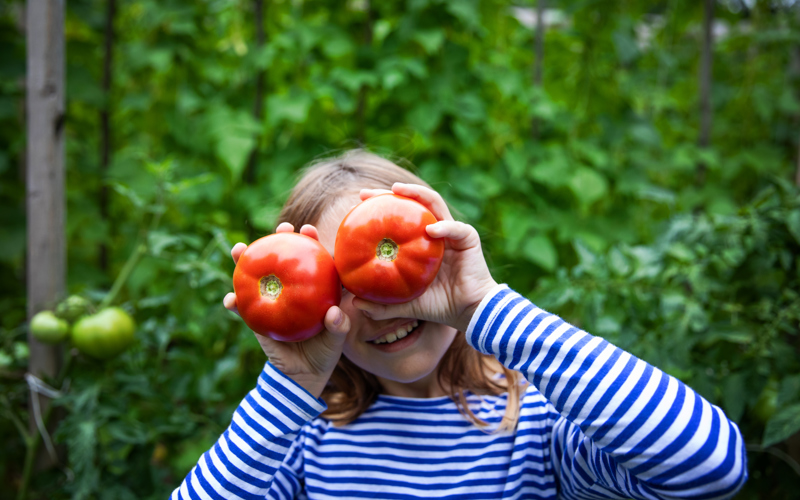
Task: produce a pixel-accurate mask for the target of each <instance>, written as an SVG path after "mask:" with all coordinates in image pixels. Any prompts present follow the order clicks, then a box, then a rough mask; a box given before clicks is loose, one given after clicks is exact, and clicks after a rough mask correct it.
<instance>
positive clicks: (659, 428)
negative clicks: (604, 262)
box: [467, 285, 747, 499]
mask: <svg viewBox="0 0 800 500" xmlns="http://www.w3.org/2000/svg"><path fill="white" fill-rule="evenodd" d="M467 340H468V342H469V343H470V344H471V345H472V346H473V347H475V348H476V349H478V350H479V351H481V352H483V353H485V354H494V355H495V356H496V357H497V358H498V359H499V360H500V362H501V363H503V364H504V365H505V366H506V367H508V368H509V369H512V370H517V371H520V372H521V373H522V374H523V375H524V376H525V378H527V379H528V381H529V382H530V383H531V384H533V385H534V386H535V387H536V388H537V389H538V390H539V391H540V392H541V393H542V394H544V396H545V397H546V398H547V399H548V400H549V401H550V403H551V404H552V405H553V406H554V407H555V409H556V411H558V414H559V415H556V416H555V417H556V419H555V421H554V422H553V439H552V444H551V450H552V456H553V462H554V464H553V466H554V467H555V470H556V472H557V477H558V482H559V488H560V494H561V496H562V497H563V498H637V499H638V498H642V499H645V498H646V499H672V498H697V499H712V498H728V497H731V496H733V495H734V494H735V493H736V492H737V491H738V490H739V489H740V488H741V487H742V485H743V484H744V482H745V481H746V479H747V467H746V462H747V458H746V455H745V451H744V441H743V439H742V435H741V433H740V432H739V429H738V427H737V426H736V424H734V423H733V422H731V421H730V420H728V418H727V417H726V416H725V414H724V413H723V412H722V410H720V409H719V408H718V407H716V406H713V405H711V404H710V403H709V402H708V401H706V400H705V399H703V398H702V397H700V396H699V395H698V394H697V393H695V392H694V391H693V390H692V389H691V388H689V387H688V386H686V385H684V384H683V383H682V382H680V381H679V380H677V379H675V378H673V377H671V376H669V375H667V374H666V373H664V372H662V371H661V370H659V369H658V368H655V367H653V366H651V365H649V364H647V363H646V362H644V361H642V360H640V359H637V358H636V357H634V356H632V355H631V354H629V353H627V352H625V351H623V350H622V349H619V348H617V347H615V346H613V345H612V344H610V343H608V342H606V341H605V340H603V339H602V338H600V337H594V336H592V335H589V334H588V333H586V332H584V331H582V330H580V329H579V328H576V327H574V326H572V325H570V324H568V323H566V322H565V321H564V320H562V319H561V318H559V317H558V316H556V315H554V314H550V313H548V312H547V311H544V310H542V309H539V308H538V307H536V306H535V305H534V304H532V303H531V302H530V301H529V300H527V299H526V298H524V297H523V296H521V295H519V294H518V293H516V292H514V291H513V290H511V289H509V288H508V287H507V286H506V285H500V286H498V287H496V288H495V289H494V290H492V291H491V292H490V293H489V294H488V295H487V296H486V297H485V298H484V299H483V301H482V302H481V304H480V306H479V307H478V310H477V311H476V312H475V314H474V316H473V317H472V320H471V322H470V325H469V328H468V329H467Z"/></svg>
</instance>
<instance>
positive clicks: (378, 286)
mask: <svg viewBox="0 0 800 500" xmlns="http://www.w3.org/2000/svg"><path fill="white" fill-rule="evenodd" d="M435 222H436V217H434V216H433V214H432V213H430V211H429V210H428V209H427V208H425V207H424V206H423V205H421V204H420V203H418V202H416V201H414V200H412V199H410V198H405V197H403V196H397V195H395V194H391V193H387V194H381V195H378V196H374V197H372V198H368V199H366V200H365V201H363V202H361V203H359V204H358V205H356V207H355V208H353V209H352V210H351V211H350V213H349V214H347V216H346V217H345V218H344V220H343V221H342V224H341V225H340V226H339V230H338V232H337V233H336V244H335V248H334V261H335V262H336V270H337V271H339V278H340V279H341V280H342V284H344V287H345V288H347V289H348V290H349V291H351V292H352V293H354V294H355V295H356V296H358V297H361V298H363V299H367V300H371V301H373V302H379V303H383V304H400V303H403V302H408V301H410V300H413V299H415V298H417V297H419V296H420V295H422V294H423V293H424V292H425V289H427V288H428V285H430V284H431V282H433V279H434V278H435V277H436V273H437V272H439V267H440V266H441V265H442V257H443V255H444V242H443V241H442V240H439V239H434V238H431V237H430V236H428V233H427V232H426V231H425V227H426V226H428V225H430V224H433V223H435Z"/></svg>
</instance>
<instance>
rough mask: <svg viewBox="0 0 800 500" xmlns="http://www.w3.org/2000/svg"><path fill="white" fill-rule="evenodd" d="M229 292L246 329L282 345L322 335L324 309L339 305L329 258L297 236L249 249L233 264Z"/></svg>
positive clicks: (338, 290) (308, 240)
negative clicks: (233, 298) (234, 296)
mask: <svg viewBox="0 0 800 500" xmlns="http://www.w3.org/2000/svg"><path fill="white" fill-rule="evenodd" d="M233 291H234V292H235V293H236V307H237V308H238V309H239V314H240V315H241V316H242V319H243V320H244V322H245V323H246V324H247V326H248V327H250V329H251V330H253V331H254V332H256V333H257V334H259V335H263V336H265V337H270V338H272V339H274V340H278V341H283V342H300V341H303V340H306V339H309V338H311V337H313V336H314V335H316V334H318V333H319V332H321V331H322V330H323V329H324V328H325V325H324V321H325V314H326V313H327V312H328V309H330V308H331V306H338V305H339V302H340V301H341V300H342V285H341V282H340V281H339V277H338V276H337V274H336V266H335V265H334V263H333V258H332V257H331V255H330V254H329V253H328V251H327V250H325V247H323V246H322V244H320V242H318V241H317V240H315V239H314V238H311V237H308V236H306V235H303V234H298V233H276V234H272V235H269V236H265V237H263V238H260V239H258V240H256V241H254V242H253V243H251V244H250V245H249V246H248V247H247V248H246V249H245V251H244V253H242V255H241V256H240V257H239V261H238V262H237V263H236V269H235V270H234V272H233Z"/></svg>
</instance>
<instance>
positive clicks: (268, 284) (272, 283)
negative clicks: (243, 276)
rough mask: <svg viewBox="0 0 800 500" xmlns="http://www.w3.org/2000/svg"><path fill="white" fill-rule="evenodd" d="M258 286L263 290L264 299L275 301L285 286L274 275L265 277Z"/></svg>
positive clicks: (259, 281)
mask: <svg viewBox="0 0 800 500" xmlns="http://www.w3.org/2000/svg"><path fill="white" fill-rule="evenodd" d="M258 286H259V288H260V289H261V296H262V297H269V298H271V299H273V300H274V299H277V298H278V296H279V295H280V294H281V292H282V291H283V284H282V283H281V280H280V279H279V278H278V277H277V276H275V275H274V274H270V275H269V276H263V277H262V278H261V279H260V280H258Z"/></svg>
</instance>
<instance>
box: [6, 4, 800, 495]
mask: <svg viewBox="0 0 800 500" xmlns="http://www.w3.org/2000/svg"><path fill="white" fill-rule="evenodd" d="M24 7H25V5H24V3H22V2H18V1H13V0H6V1H4V2H3V3H1V4H0V44H1V45H2V49H1V50H0V75H2V76H1V77H0V284H1V288H0V441H2V443H3V446H2V450H0V477H1V478H2V483H3V484H4V485H6V486H5V487H4V488H3V489H2V490H3V491H2V492H0V497H6V496H8V497H13V496H15V495H16V494H17V492H18V491H19V490H20V489H21V488H22V487H23V483H25V487H26V488H27V490H28V491H27V495H28V496H29V497H30V498H49V499H60V498H75V499H88V498H97V499H128V498H165V497H166V496H167V495H168V494H169V493H170V492H171V490H172V489H173V488H175V487H176V486H177V485H179V484H180V482H181V480H182V479H183V476H184V475H185V474H186V473H187V472H188V471H189V469H190V468H191V467H192V466H193V465H194V464H195V462H196V461H197V459H198V458H199V456H200V454H201V453H202V452H203V451H205V450H206V449H207V448H208V447H209V446H210V445H211V444H212V443H213V442H214V441H215V440H216V438H217V437H218V436H219V434H220V433H221V432H223V431H224V429H225V428H226V426H227V424H228V423H229V421H230V418H231V414H232V412H233V410H234V408H235V407H236V405H237V404H238V403H239V401H240V400H241V398H242V397H243V396H244V395H245V394H246V392H247V391H248V390H249V389H251V388H252V387H253V386H254V384H255V382H256V377H257V375H258V373H259V371H260V370H261V367H262V366H263V363H264V355H263V352H262V351H261V349H260V348H259V346H258V344H257V342H256V340H255V339H254V337H253V334H252V333H251V332H250V331H249V330H248V329H247V328H246V327H245V326H244V324H243V323H242V322H241V320H240V319H239V318H238V317H236V316H235V315H233V314H231V313H229V312H227V311H226V310H225V309H224V308H223V307H222V304H221V301H222V297H223V296H224V294H225V293H226V292H228V291H230V290H231V288H232V287H231V275H232V272H233V267H234V266H233V262H232V261H231V258H230V255H229V251H230V248H231V246H232V245H233V243H235V242H237V241H245V242H249V241H252V240H253V239H255V238H257V237H259V236H261V235H264V234H267V233H270V232H271V231H273V230H274V226H275V219H276V216H277V213H278V211H279V209H280V206H281V204H282V202H283V201H284V200H285V199H286V197H287V195H288V192H289V190H290V189H291V187H292V185H293V180H294V179H295V176H296V173H297V171H298V169H300V168H301V167H302V166H303V165H305V164H307V163H308V162H310V161H313V160H314V159H316V158H319V157H321V156H324V155H329V154H332V153H335V152H340V151H342V150H345V149H349V148H353V147H359V146H364V147H367V148H369V149H371V150H373V151H375V152H378V153H381V154H385V155H390V156H393V157H399V158H404V159H407V160H409V161H410V162H411V163H413V165H414V166H415V167H414V168H415V169H416V171H417V172H418V173H419V174H420V175H421V176H422V177H423V178H424V179H426V180H427V181H428V182H429V183H431V184H432V185H433V186H434V188H436V189H437V190H439V191H440V192H441V193H442V194H443V195H444V196H445V198H446V199H447V200H448V201H449V202H450V203H452V205H453V206H454V207H455V208H456V209H457V210H458V211H459V212H460V214H461V218H462V219H463V220H465V221H466V222H469V223H471V224H473V225H475V227H477V228H478V230H479V232H480V233H481V237H482V241H483V244H484V246H485V250H486V253H487V256H488V258H489V262H490V266H491V268H492V271H493V273H494V276H495V278H496V279H497V280H498V281H502V282H507V283H509V284H510V285H511V286H512V287H513V288H515V289H516V290H518V291H520V292H522V293H524V294H526V295H527V296H528V297H530V298H531V299H532V300H534V301H535V302H536V303H537V304H538V305H540V306H543V307H546V308H549V309H551V310H553V311H555V312H558V313H560V314H562V315H563V316H564V317H565V318H567V319H568V320H570V321H571V322H574V323H575V324H578V325H580V326H581V327H583V328H585V329H586V330H588V331H590V332H592V333H594V334H597V335H602V336H603V337H605V338H607V339H608V340H610V341H611V342H613V343H615V344H617V345H619V346H620V347H622V348H624V349H627V350H629V351H630V352H632V353H634V354H635V355H637V356H640V357H642V358H644V359H645V360H647V361H649V362H651V363H653V364H655V365H657V366H659V367H661V368H663V369H664V370H666V371H667V372H669V373H671V374H673V375H675V376H677V377H679V378H680V379H681V380H683V381H685V382H686V383H688V384H690V385H691V386H692V387H694V388H695V389H697V390H698V391H699V392H700V393H701V394H703V395H704V396H705V397H706V398H708V399H709V400H710V401H712V402H713V403H715V404H717V405H720V406H721V407H722V408H724V409H725V411H726V412H727V413H728V415H729V416H730V417H731V418H732V419H733V420H735V421H736V422H737V423H738V424H739V425H740V427H741V429H742V431H743V433H744V436H745V439H746V442H747V443H748V454H749V464H750V480H749V482H748V484H747V486H746V487H745V489H744V491H743V492H742V493H741V494H740V495H739V498H773V499H782V498H791V497H795V496H794V495H796V492H797V488H798V486H800V465H799V464H798V462H799V461H800V437H798V434H797V431H798V430H799V429H800V338H799V337H798V329H800V196H799V195H798V189H797V187H796V179H798V177H797V176H798V167H800V160H799V159H798V154H800V148H799V147H798V140H800V1H797V0H772V1H762V0H758V1H756V0H724V1H723V0H721V1H718V2H714V1H713V0H705V1H704V2H697V1H692V0H662V1H652V2H645V1H632V0H617V1H612V0H572V1H565V0H548V1H547V5H546V6H544V5H543V6H537V5H536V3H535V2H527V3H526V1H525V0H520V1H519V2H518V3H509V2H504V1H499V0H450V1H445V0H408V1H402V2H401V1H389V2H377V1H375V2H370V1H369V0H349V1H347V2H343V1H342V2H340V1H330V0H280V1H279V0H255V1H252V0H202V1H198V0H158V1H156V0H129V1H124V2H116V1H109V0H104V1H100V0H70V1H69V2H66V16H65V25H64V26H65V39H66V113H65V116H64V120H63V126H64V133H65V134H66V160H65V164H66V200H67V201H66V205H67V216H66V227H65V233H66V242H67V269H68V274H67V290H65V293H66V292H68V293H70V294H81V295H83V296H84V297H86V298H88V299H91V300H93V301H95V302H100V301H101V300H102V299H103V297H105V296H106V294H107V293H108V291H109V290H110V289H111V287H112V284H113V283H114V281H115V279H116V278H118V277H119V276H120V272H121V271H123V268H124V267H125V266H126V262H127V263H131V262H133V263H135V264H136V265H135V266H131V265H128V266H127V268H126V269H127V270H125V271H123V273H122V274H123V275H124V276H126V279H124V280H122V281H120V282H119V283H120V284H121V285H122V287H121V288H120V290H119V293H118V294H117V295H116V296H115V297H114V303H115V304H117V305H121V306H122V307H123V308H125V309H126V310H128V311H129V312H130V313H131V314H132V315H133V316H134V318H135V320H136V322H137V330H136V337H137V340H136V343H135V345H134V346H133V347H132V348H131V349H129V350H128V351H127V352H125V353H123V354H122V355H120V356H118V357H116V358H115V359H112V360H110V361H107V362H99V361H95V360H92V359H90V358H88V357H86V356H84V355H82V354H78V353H77V352H76V351H72V350H70V349H64V350H63V354H64V356H65V359H70V362H69V364H68V370H67V371H66V372H65V373H64V374H63V375H62V376H60V377H56V378H50V379H46V380H45V382H47V383H48V384H52V385H54V386H55V388H56V389H59V391H60V395H59V396H58V397H56V398H55V400H54V403H53V404H54V408H55V411H54V412H52V423H51V437H52V439H53V441H54V442H55V447H56V449H57V451H58V452H59V453H60V459H59V461H58V463H57V464H56V466H54V467H50V468H46V469H42V468H41V464H42V463H44V462H46V461H47V460H46V452H45V447H44V446H41V445H40V446H39V447H38V453H39V454H40V458H39V460H38V464H39V466H34V467H33V472H32V477H31V476H28V475H26V474H25V473H24V471H23V468H24V457H25V456H26V436H27V439H29V441H28V443H29V446H28V448H30V447H31V446H30V442H31V441H30V440H31V437H32V436H33V435H34V434H35V433H32V432H31V430H30V428H29V426H28V422H29V420H30V419H31V414H30V409H29V403H28V401H29V396H30V391H29V386H28V384H27V383H26V381H25V378H24V374H25V373H26V371H27V368H28V360H29V356H30V352H31V351H30V349H29V348H28V338H27V335H28V329H27V313H26V283H25V276H26V273H25V269H26V204H25V193H26V190H25V169H26V164H25V150H26V137H25V129H26V128H25V116H26V115H25V54H26V47H25V23H24V21H25V14H24ZM709 7H710V9H709ZM537 8H538V9H539V12H542V13H543V15H542V16H538V17H537ZM710 14H713V19H712V18H710V17H709V15H710ZM537 21H540V22H538V23H537ZM537 26H538V28H537ZM536 33H539V34H541V35H542V36H540V37H538V38H537V36H536ZM132 255H133V256H134V257H133V258H132V259H131V256H132ZM128 270H130V271H132V272H130V274H128ZM41 455H44V456H41ZM8 485H11V488H10V490H11V491H9V489H8ZM795 498H796V497H795Z"/></svg>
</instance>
